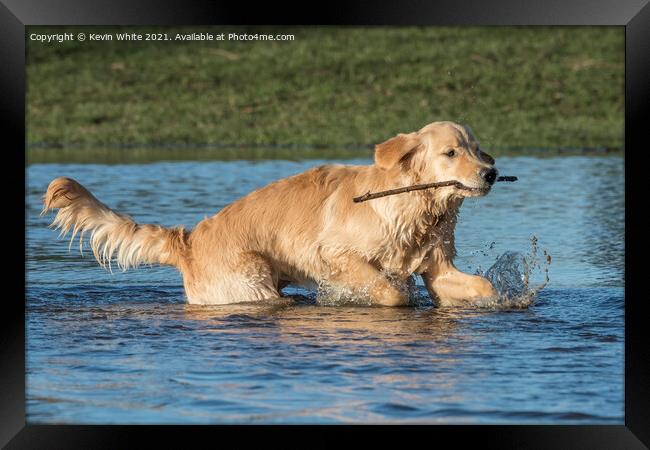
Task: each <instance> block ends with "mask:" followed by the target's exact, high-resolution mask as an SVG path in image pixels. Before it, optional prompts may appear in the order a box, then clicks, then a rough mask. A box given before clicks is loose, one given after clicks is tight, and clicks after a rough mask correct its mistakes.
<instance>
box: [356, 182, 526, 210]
mask: <svg viewBox="0 0 650 450" xmlns="http://www.w3.org/2000/svg"><path fill="white" fill-rule="evenodd" d="M496 181H505V182H510V183H511V182H513V181H517V177H514V176H501V177H498V178H497V179H496ZM445 186H456V187H457V188H458V189H465V190H467V191H484V190H485V189H484V188H473V187H469V186H465V185H464V184H463V183H461V182H460V181H455V180H450V181H440V182H438V183H426V184H415V185H413V186H406V187H402V188H397V189H389V190H387V191H380V192H372V193H371V192H366V193H365V194H363V195H360V196H359V197H354V198H353V199H352V200H353V201H354V202H355V203H360V202H365V201H366V200H372V199H375V198H380V197H386V196H388V195H396V194H403V193H404V192H411V191H419V190H422V189H434V188H439V187H445Z"/></svg>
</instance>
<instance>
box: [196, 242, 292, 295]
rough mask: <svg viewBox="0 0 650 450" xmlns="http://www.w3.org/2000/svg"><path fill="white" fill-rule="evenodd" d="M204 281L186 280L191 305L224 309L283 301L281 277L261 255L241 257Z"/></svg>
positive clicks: (208, 275)
mask: <svg viewBox="0 0 650 450" xmlns="http://www.w3.org/2000/svg"><path fill="white" fill-rule="evenodd" d="M218 267H219V270H218V271H217V270H216V269H215V270H212V271H210V272H209V273H203V275H202V276H201V277H198V278H197V277H193V278H189V277H188V278H185V277H184V282H185V290H186V291H187V294H188V302H189V303H192V304H204V305H219V304H221V305H223V304H230V303H243V302H258V301H263V300H274V299H277V298H280V297H281V295H280V293H279V291H278V277H277V274H276V273H275V272H274V270H273V267H272V265H271V264H270V263H269V262H268V261H267V260H266V259H265V258H264V257H263V256H261V255H259V254H255V253H242V254H240V255H239V256H238V257H236V258H234V259H233V260H231V261H229V263H228V264H227V265H222V266H218Z"/></svg>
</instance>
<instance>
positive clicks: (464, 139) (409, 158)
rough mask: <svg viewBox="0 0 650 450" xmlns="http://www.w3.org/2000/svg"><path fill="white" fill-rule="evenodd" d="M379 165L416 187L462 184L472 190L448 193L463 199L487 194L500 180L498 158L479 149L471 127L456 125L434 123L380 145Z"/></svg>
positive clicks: (378, 149) (453, 188)
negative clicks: (404, 178) (497, 168)
mask: <svg viewBox="0 0 650 450" xmlns="http://www.w3.org/2000/svg"><path fill="white" fill-rule="evenodd" d="M375 165H376V166H378V167H379V168H380V169H382V170H386V171H392V172H394V173H397V172H399V173H401V174H403V175H406V176H408V177H409V178H410V179H411V180H412V181H413V182H414V183H435V182H440V181H452V180H455V181H459V182H461V183H462V184H463V185H465V186H467V187H468V188H471V189H470V190H468V189H460V188H457V187H446V188H444V189H445V192H448V193H449V194H450V195H457V196H462V197H477V196H483V195H485V194H487V193H488V192H489V191H490V188H491V187H492V184H493V183H494V182H495V181H496V178H497V170H496V168H495V167H494V158H492V157H491V156H490V155H488V154H487V153H485V152H484V151H482V150H481V149H480V148H479V144H478V142H477V141H476V138H475V137H474V135H473V134H472V132H471V130H470V129H469V128H468V127H465V126H462V125H458V124H456V123H453V122H433V123H430V124H429V125H427V126H425V127H424V128H422V129H421V130H420V131H417V132H414V133H409V134H399V135H397V136H395V137H393V138H391V139H389V140H387V141H386V142H383V143H381V144H379V145H377V146H376V147H375Z"/></svg>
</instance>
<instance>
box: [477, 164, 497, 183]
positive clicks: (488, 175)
mask: <svg viewBox="0 0 650 450" xmlns="http://www.w3.org/2000/svg"><path fill="white" fill-rule="evenodd" d="M481 177H482V178H483V179H484V180H485V181H487V182H488V183H490V184H494V181H495V180H496V179H497V169H495V168H494V167H493V168H491V169H483V170H481Z"/></svg>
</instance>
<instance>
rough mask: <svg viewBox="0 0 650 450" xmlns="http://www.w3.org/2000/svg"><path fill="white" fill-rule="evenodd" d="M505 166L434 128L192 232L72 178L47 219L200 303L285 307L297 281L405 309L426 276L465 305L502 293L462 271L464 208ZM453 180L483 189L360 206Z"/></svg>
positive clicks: (229, 211) (48, 204)
mask: <svg viewBox="0 0 650 450" xmlns="http://www.w3.org/2000/svg"><path fill="white" fill-rule="evenodd" d="M450 150H454V153H455V154H454V155H452V156H450V153H449V151H450ZM493 165H494V160H493V159H492V158H491V157H490V156H489V155H487V154H486V153H484V152H482V151H481V150H480V149H479V147H478V143H477V142H476V139H475V138H474V136H473V135H472V133H471V131H470V130H469V129H468V128H466V127H463V126H460V125H457V124H455V123H452V122H434V123H432V124H429V125H427V126H426V127H424V128H422V129H421V130H419V131H417V132H413V133H409V134H399V135H398V136H396V137H393V138H391V139H389V140H388V141H386V142H384V143H382V144H379V145H377V146H376V149H375V162H374V164H372V165H369V166H348V165H339V164H332V165H326V166H321V167H316V168H313V169H311V170H308V171H306V172H304V173H301V174H298V175H295V176H292V177H289V178H285V179H282V180H279V181H276V182H274V183H271V184H269V185H267V186H265V187H263V188H260V189H257V190H256V191H254V192H251V193H250V194H248V195H246V196H245V197H243V198H241V199H239V200H237V201H235V202H234V203H232V204H230V205H228V206H227V207H225V208H223V209H222V210H221V211H220V212H219V213H217V214H216V215H214V216H212V217H210V218H206V219H204V220H203V221H201V222H199V223H198V224H197V226H196V227H195V228H194V229H193V230H192V231H190V232H188V231H185V230H184V229H183V228H171V229H168V228H163V227H160V226H155V225H139V224H136V223H135V222H134V221H133V220H132V219H130V218H129V217H128V216H125V215H122V214H119V213H116V212H114V211H112V210H111V209H110V208H109V207H107V206H106V205H104V204H103V203H101V202H100V201H99V200H97V199H96V198H95V197H94V196H93V195H92V194H91V193H90V192H89V191H88V190H86V189H85V188H84V187H83V186H81V185H80V184H79V183H77V182H76V181H74V180H72V179H70V178H57V179H55V180H54V181H52V182H51V183H50V185H49V187H48V189H47V192H46V194H45V196H44V209H43V212H44V213H45V212H47V211H48V210H50V209H59V211H58V213H57V215H56V217H55V218H54V221H53V223H52V226H54V227H56V228H60V229H61V234H62V235H65V234H66V233H67V232H68V231H70V230H72V239H74V237H75V235H76V234H77V233H80V246H81V245H82V240H83V235H84V233H86V232H90V233H91V235H90V246H91V248H92V250H93V253H94V255H95V258H96V259H97V261H98V262H99V263H100V264H101V265H102V266H105V265H107V264H109V265H110V262H111V260H113V259H114V260H115V261H116V262H117V264H118V266H119V267H121V268H123V269H126V268H129V267H136V266H138V265H139V264H141V263H147V264H167V265H172V266H175V267H177V268H178V269H179V270H180V272H181V273H182V275H183V282H184V286H185V291H186V294H187V299H188V302H189V303H195V304H225V303H235V302H244V301H259V300H265V299H271V298H277V297H279V296H280V291H281V289H282V288H283V287H284V286H286V284H288V283H296V284H301V285H304V286H307V287H312V288H313V287H322V288H334V289H338V290H340V291H341V290H342V291H343V292H347V293H349V294H350V295H354V296H363V297H366V298H369V299H370V300H371V301H372V302H373V303H375V304H381V305H390V306H397V305H404V304H406V303H407V300H408V294H407V290H406V285H407V284H408V282H409V280H410V279H411V276H412V274H420V275H421V276H422V277H423V279H424V282H425V285H426V287H427V290H428V291H429V293H430V294H431V296H432V297H433V298H434V299H435V300H436V301H438V302H439V303H440V304H443V305H454V304H460V303H462V302H464V301H467V300H472V299H477V298H486V297H494V296H495V295H496V291H495V290H494V288H493V287H492V285H491V284H490V283H489V282H488V281H487V280H486V279H485V278H482V277H479V276H475V275H467V274H464V273H462V272H460V271H458V270H457V269H456V268H455V267H454V265H453V258H454V256H455V249H454V228H455V225H456V216H457V213H458V209H459V207H460V205H461V203H462V201H463V198H464V197H466V196H476V195H485V194H486V193H487V192H488V191H489V189H490V184H489V183H487V182H486V181H485V180H484V179H483V177H482V176H481V174H480V172H481V170H485V169H490V168H492V167H493ZM446 180H457V181H460V182H461V183H463V184H465V185H466V186H469V187H473V188H476V189H477V190H474V191H467V190H461V189H458V188H456V187H453V186H449V187H444V188H439V189H432V190H424V191H416V192H409V193H405V194H400V195H394V196H387V197H383V198H378V199H375V200H370V201H367V202H363V203H354V202H353V201H352V198H353V197H355V196H358V195H361V194H364V193H366V192H368V191H371V192H374V191H381V190H386V189H393V188H397V187H402V186H408V185H412V184H417V183H429V182H436V181H446Z"/></svg>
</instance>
